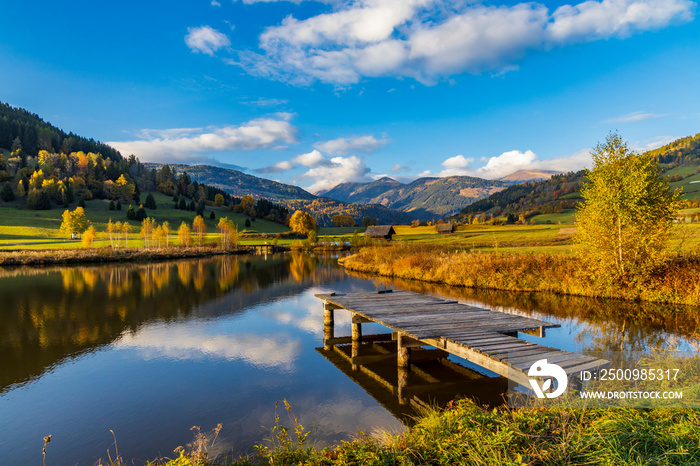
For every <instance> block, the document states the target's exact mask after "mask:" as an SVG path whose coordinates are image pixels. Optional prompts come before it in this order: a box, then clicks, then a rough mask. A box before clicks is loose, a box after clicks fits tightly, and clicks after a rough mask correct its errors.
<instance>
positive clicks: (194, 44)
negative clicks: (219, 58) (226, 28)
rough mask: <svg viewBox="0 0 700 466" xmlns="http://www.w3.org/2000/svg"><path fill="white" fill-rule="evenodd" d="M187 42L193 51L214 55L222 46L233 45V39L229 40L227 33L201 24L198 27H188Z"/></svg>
mask: <svg viewBox="0 0 700 466" xmlns="http://www.w3.org/2000/svg"><path fill="white" fill-rule="evenodd" d="M185 44H187V46H188V47H189V48H190V49H191V50H192V51H193V52H201V53H206V54H207V55H212V56H213V55H214V53H215V52H216V51H217V50H219V49H220V48H222V47H228V46H229V45H231V41H229V39H228V37H226V35H225V34H222V33H221V32H219V31H217V30H216V29H213V28H212V27H210V26H200V27H196V28H187V35H186V36H185Z"/></svg>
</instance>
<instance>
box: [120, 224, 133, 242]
mask: <svg viewBox="0 0 700 466" xmlns="http://www.w3.org/2000/svg"><path fill="white" fill-rule="evenodd" d="M121 230H122V233H123V234H124V246H125V247H127V248H128V247H129V233H131V225H129V222H122V228H121Z"/></svg>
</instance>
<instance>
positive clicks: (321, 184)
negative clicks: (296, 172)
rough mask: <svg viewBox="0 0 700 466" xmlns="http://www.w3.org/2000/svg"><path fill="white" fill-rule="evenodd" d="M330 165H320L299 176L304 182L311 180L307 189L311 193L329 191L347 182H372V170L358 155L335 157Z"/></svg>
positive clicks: (330, 161)
mask: <svg viewBox="0 0 700 466" xmlns="http://www.w3.org/2000/svg"><path fill="white" fill-rule="evenodd" d="M328 162H329V163H324V164H320V165H318V166H316V167H314V168H311V169H310V170H308V171H307V172H306V173H304V174H302V175H300V176H299V178H300V179H302V180H310V181H312V184H311V185H310V186H308V187H307V188H305V189H306V190H307V191H309V192H311V193H318V192H319V191H327V190H329V189H331V188H333V187H334V186H336V185H338V184H340V183H344V182H346V181H358V182H366V181H370V179H369V178H368V176H367V175H368V174H369V172H370V169H369V168H368V167H367V165H365V163H364V161H363V159H362V158H361V157H358V156H356V155H353V156H351V157H333V158H332V159H330V160H329V161H328Z"/></svg>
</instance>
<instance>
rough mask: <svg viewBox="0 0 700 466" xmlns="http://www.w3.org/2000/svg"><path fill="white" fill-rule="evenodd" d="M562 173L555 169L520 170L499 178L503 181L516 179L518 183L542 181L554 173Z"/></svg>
mask: <svg viewBox="0 0 700 466" xmlns="http://www.w3.org/2000/svg"><path fill="white" fill-rule="evenodd" d="M558 174H561V172H557V171H553V170H518V171H517V172H515V173H511V174H510V175H508V176H504V177H503V178H499V180H501V181H514V182H517V183H522V182H525V181H540V180H548V179H550V178H551V177H552V176H553V175H558Z"/></svg>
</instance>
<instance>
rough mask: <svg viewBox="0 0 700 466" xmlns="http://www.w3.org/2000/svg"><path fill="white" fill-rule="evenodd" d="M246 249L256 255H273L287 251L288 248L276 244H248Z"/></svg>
mask: <svg viewBox="0 0 700 466" xmlns="http://www.w3.org/2000/svg"><path fill="white" fill-rule="evenodd" d="M247 247H249V248H251V249H253V251H254V252H255V253H256V254H274V253H276V252H284V251H289V248H286V247H284V246H278V245H276V244H267V243H265V244H249V245H247Z"/></svg>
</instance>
